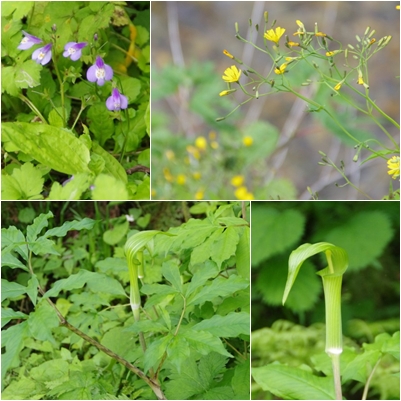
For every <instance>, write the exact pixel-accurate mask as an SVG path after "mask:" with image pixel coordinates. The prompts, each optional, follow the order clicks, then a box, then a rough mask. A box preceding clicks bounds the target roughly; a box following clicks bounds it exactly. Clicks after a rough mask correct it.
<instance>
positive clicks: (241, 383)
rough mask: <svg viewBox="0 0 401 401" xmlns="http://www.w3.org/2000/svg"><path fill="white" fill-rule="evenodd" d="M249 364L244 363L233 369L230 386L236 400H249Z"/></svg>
mask: <svg viewBox="0 0 401 401" xmlns="http://www.w3.org/2000/svg"><path fill="white" fill-rule="evenodd" d="M250 373H251V372H250V364H249V361H245V362H243V363H241V364H239V365H237V366H236V367H235V369H234V376H233V378H232V380H231V386H232V389H233V391H234V394H235V398H234V397H233V398H232V399H236V400H247V399H249V398H250V382H249V377H250Z"/></svg>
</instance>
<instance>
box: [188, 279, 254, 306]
mask: <svg viewBox="0 0 401 401" xmlns="http://www.w3.org/2000/svg"><path fill="white" fill-rule="evenodd" d="M247 287H249V282H247V281H245V280H244V279H243V278H241V277H238V276H235V275H232V276H230V277H229V278H228V279H226V278H223V277H217V278H216V279H215V280H213V282H212V284H211V285H208V286H206V287H203V288H202V289H201V290H200V291H199V292H198V293H195V294H194V295H192V296H191V297H190V298H189V299H188V303H187V306H189V305H199V304H202V303H203V302H206V301H213V300H214V299H216V298H218V297H222V298H224V297H226V296H228V295H231V294H233V293H234V292H236V291H239V290H243V289H245V288H247Z"/></svg>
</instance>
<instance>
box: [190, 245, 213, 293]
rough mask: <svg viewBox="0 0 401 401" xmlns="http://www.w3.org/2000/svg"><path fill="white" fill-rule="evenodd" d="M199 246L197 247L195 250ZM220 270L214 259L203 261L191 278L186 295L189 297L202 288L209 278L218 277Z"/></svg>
mask: <svg viewBox="0 0 401 401" xmlns="http://www.w3.org/2000/svg"><path fill="white" fill-rule="evenodd" d="M198 248H199V247H198ZM198 248H195V250H196V249H198ZM194 252H195V251H194ZM191 257H192V255H191ZM219 271H220V270H219V268H218V267H217V265H216V263H214V262H213V261H211V260H208V261H206V262H205V263H203V264H202V265H201V267H200V268H199V269H197V270H196V272H195V274H194V275H193V277H192V279H191V282H190V283H189V284H188V287H187V291H186V293H185V295H186V297H187V298H188V297H189V296H190V295H192V294H193V293H194V292H195V291H196V290H197V289H198V288H201V287H202V286H203V285H204V284H205V283H206V281H207V280H209V279H210V278H212V277H216V276H217V275H218V274H219Z"/></svg>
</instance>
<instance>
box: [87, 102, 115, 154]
mask: <svg viewBox="0 0 401 401" xmlns="http://www.w3.org/2000/svg"><path fill="white" fill-rule="evenodd" d="M88 119H89V121H90V123H89V129H90V130H91V132H92V133H93V134H94V135H95V139H96V140H97V141H98V142H99V144H100V146H103V145H104V143H105V142H106V141H107V140H108V139H109V138H111V137H112V136H113V134H114V122H113V119H112V118H111V117H110V112H109V111H108V110H107V108H106V104H105V103H100V104H94V105H93V106H91V107H90V108H89V110H88Z"/></svg>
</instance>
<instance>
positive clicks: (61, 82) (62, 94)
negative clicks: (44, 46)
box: [53, 56, 65, 127]
mask: <svg viewBox="0 0 401 401" xmlns="http://www.w3.org/2000/svg"><path fill="white" fill-rule="evenodd" d="M53 65H54V70H55V71H56V75H57V79H58V82H59V84H60V94H61V109H62V113H63V115H62V119H63V127H65V99H64V82H63V80H62V79H61V76H60V71H59V70H58V67H57V58H56V56H54V57H53Z"/></svg>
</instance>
